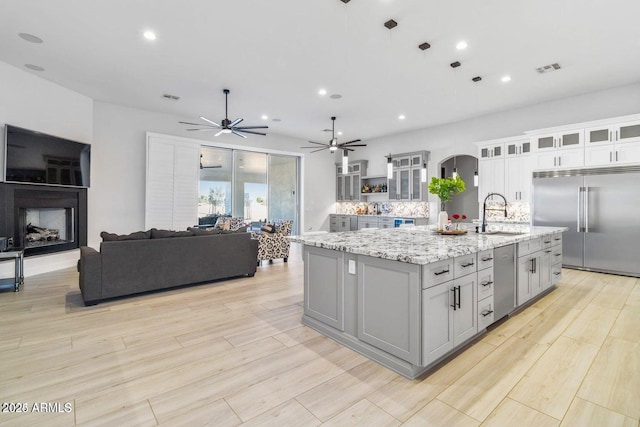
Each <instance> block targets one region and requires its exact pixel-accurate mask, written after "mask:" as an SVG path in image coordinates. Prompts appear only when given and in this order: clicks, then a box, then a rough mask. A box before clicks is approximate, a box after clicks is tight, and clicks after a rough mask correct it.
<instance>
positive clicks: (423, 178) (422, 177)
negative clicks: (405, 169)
mask: <svg viewBox="0 0 640 427" xmlns="http://www.w3.org/2000/svg"><path fill="white" fill-rule="evenodd" d="M420 182H427V162H423V163H422V169H420Z"/></svg>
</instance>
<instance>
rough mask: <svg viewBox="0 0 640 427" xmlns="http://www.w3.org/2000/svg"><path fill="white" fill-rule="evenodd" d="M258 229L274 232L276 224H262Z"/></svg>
mask: <svg viewBox="0 0 640 427" xmlns="http://www.w3.org/2000/svg"><path fill="white" fill-rule="evenodd" d="M260 231H264V232H266V233H275V232H276V226H275V225H273V224H265V225H263V226H262V228H260Z"/></svg>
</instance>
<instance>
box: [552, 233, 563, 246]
mask: <svg viewBox="0 0 640 427" xmlns="http://www.w3.org/2000/svg"><path fill="white" fill-rule="evenodd" d="M551 240H553V244H552V245H551V246H556V245H562V233H558V234H554V235H552V236H551Z"/></svg>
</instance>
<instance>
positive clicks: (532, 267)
mask: <svg viewBox="0 0 640 427" xmlns="http://www.w3.org/2000/svg"><path fill="white" fill-rule="evenodd" d="M530 261H531V268H530V269H529V272H530V273H535V272H536V267H535V264H534V263H535V262H536V259H535V258H531V260H530Z"/></svg>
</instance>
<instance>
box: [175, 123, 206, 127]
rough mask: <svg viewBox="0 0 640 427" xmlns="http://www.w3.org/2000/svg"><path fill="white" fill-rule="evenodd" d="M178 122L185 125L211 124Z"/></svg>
mask: <svg viewBox="0 0 640 427" xmlns="http://www.w3.org/2000/svg"><path fill="white" fill-rule="evenodd" d="M178 123H182V124H183V125H192V126H209V125H206V124H202V123H191V122H178Z"/></svg>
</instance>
